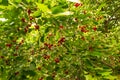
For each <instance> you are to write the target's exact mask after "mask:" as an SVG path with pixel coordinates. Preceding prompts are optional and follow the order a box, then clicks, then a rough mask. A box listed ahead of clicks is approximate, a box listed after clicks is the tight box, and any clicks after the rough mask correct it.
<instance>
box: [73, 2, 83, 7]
mask: <svg viewBox="0 0 120 80" xmlns="http://www.w3.org/2000/svg"><path fill="white" fill-rule="evenodd" d="M74 6H75V7H78V6H82V4H81V3H75V4H74Z"/></svg>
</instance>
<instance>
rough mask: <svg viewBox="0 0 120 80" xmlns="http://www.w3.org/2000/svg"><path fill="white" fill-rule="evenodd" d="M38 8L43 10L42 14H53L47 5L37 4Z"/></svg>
mask: <svg viewBox="0 0 120 80" xmlns="http://www.w3.org/2000/svg"><path fill="white" fill-rule="evenodd" d="M36 5H37V7H38V8H39V10H41V11H42V12H48V13H51V11H50V9H49V8H48V6H47V5H44V4H40V3H36Z"/></svg>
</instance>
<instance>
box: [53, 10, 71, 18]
mask: <svg viewBox="0 0 120 80" xmlns="http://www.w3.org/2000/svg"><path fill="white" fill-rule="evenodd" d="M68 15H73V12H70V11H66V12H62V13H58V14H55V15H54V16H55V17H56V16H68Z"/></svg>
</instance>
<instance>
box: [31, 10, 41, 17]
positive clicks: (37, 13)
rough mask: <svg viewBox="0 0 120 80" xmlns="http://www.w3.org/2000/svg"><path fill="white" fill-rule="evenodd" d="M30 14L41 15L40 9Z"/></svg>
mask: <svg viewBox="0 0 120 80" xmlns="http://www.w3.org/2000/svg"><path fill="white" fill-rule="evenodd" d="M32 16H34V17H40V16H41V11H40V10H38V11H35V12H34V13H33V14H32Z"/></svg>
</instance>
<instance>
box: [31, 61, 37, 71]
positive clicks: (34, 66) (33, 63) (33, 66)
mask: <svg viewBox="0 0 120 80" xmlns="http://www.w3.org/2000/svg"><path fill="white" fill-rule="evenodd" d="M30 69H31V70H34V69H36V64H35V62H31V63H30Z"/></svg>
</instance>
